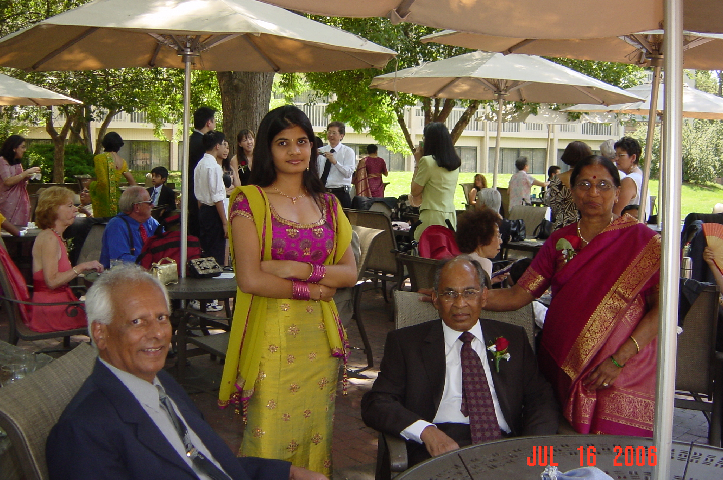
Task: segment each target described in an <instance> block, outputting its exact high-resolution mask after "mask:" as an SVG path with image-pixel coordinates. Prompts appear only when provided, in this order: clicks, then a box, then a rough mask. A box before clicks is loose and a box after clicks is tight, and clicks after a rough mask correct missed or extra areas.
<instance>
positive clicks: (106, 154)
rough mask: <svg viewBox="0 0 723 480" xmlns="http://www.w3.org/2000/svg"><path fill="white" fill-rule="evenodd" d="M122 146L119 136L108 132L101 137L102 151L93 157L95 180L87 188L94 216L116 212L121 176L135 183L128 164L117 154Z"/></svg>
mask: <svg viewBox="0 0 723 480" xmlns="http://www.w3.org/2000/svg"><path fill="white" fill-rule="evenodd" d="M122 146H123V139H122V138H121V136H120V135H118V134H117V133H116V132H108V133H106V134H105V136H104V137H103V153H101V154H99V155H96V156H95V157H93V163H94V164H95V178H96V180H95V181H94V182H92V183H91V184H90V187H89V190H90V197H91V201H92V203H93V216H95V217H98V218H101V217H113V216H115V215H116V214H117V213H118V199H119V198H120V195H121V190H120V187H119V186H118V185H119V183H120V181H121V179H122V178H123V177H125V178H126V180H128V185H131V186H133V185H136V181H135V179H134V178H133V175H132V174H131V172H130V170H128V164H127V163H126V161H125V160H123V158H121V156H120V155H118V151H119V150H120V149H121V147H122Z"/></svg>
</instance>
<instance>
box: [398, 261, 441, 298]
mask: <svg viewBox="0 0 723 480" xmlns="http://www.w3.org/2000/svg"><path fill="white" fill-rule="evenodd" d="M398 256H399V259H400V260H401V262H402V265H404V266H405V267H406V269H407V273H408V275H409V281H410V283H411V284H412V291H413V292H418V291H419V289H420V288H432V285H433V283H434V272H436V271H437V267H439V265H440V264H441V263H442V262H443V260H433V259H431V258H422V257H419V256H417V255H409V254H406V253H400V254H398ZM395 298H396V296H395Z"/></svg>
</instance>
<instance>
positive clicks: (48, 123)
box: [45, 107, 78, 183]
mask: <svg viewBox="0 0 723 480" xmlns="http://www.w3.org/2000/svg"><path fill="white" fill-rule="evenodd" d="M64 113H65V123H64V124H63V128H61V129H60V133H58V131H57V130H56V129H55V125H53V111H52V109H51V108H50V107H48V116H47V117H45V130H46V131H47V132H48V135H50V138H51V139H52V140H53V147H54V148H53V183H65V141H66V140H67V138H68V133H69V132H70V126H71V125H72V124H73V122H74V121H75V119H76V117H77V116H78V114H77V110H76V113H75V114H72V113H71V112H70V110H69V109H68V110H66V111H65V112H64Z"/></svg>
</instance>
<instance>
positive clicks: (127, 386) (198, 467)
mask: <svg viewBox="0 0 723 480" xmlns="http://www.w3.org/2000/svg"><path fill="white" fill-rule="evenodd" d="M86 309H87V315H88V323H89V324H90V327H89V330H90V334H91V336H92V338H93V341H94V343H95V345H96V346H97V347H98V356H99V358H98V360H96V364H95V368H94V369H93V372H92V373H91V375H90V377H88V379H87V380H86V381H85V383H84V384H83V385H82V386H81V388H80V390H79V391H78V393H77V394H76V395H75V397H74V398H73V400H71V402H70V404H68V406H67V407H66V409H65V411H64V412H63V414H62V416H61V417H60V420H59V421H58V423H57V424H56V425H55V426H54V427H53V429H52V430H51V432H50V435H49V437H48V441H47V445H46V458H47V462H48V472H49V474H50V478H51V479H53V480H55V479H61V480H64V479H78V480H81V479H90V478H92V479H106V478H107V479H128V480H130V479H133V480H144V479H148V480H158V479H166V480H179V479H181V480H187V479H188V480H190V479H199V478H200V479H204V480H205V479H209V478H210V479H222V480H228V479H238V480H251V479H258V480H276V479H286V478H289V479H304V480H322V479H325V478H326V477H324V476H323V475H321V474H318V473H315V472H310V471H309V470H305V469H303V468H299V467H294V466H291V465H290V464H289V463H288V462H284V461H280V460H267V459H261V458H253V457H247V458H237V457H236V456H235V455H234V454H233V453H232V452H231V450H230V449H229V448H228V446H227V445H226V443H225V442H224V441H223V439H222V438H221V437H219V436H218V435H217V434H216V433H215V432H214V431H213V429H212V428H211V426H210V425H208V424H207V423H206V422H205V421H204V420H203V417H202V416H201V413H200V412H199V411H198V409H196V407H195V406H194V405H193V402H192V401H191V399H190V398H189V397H188V395H186V393H185V392H184V391H183V388H182V387H181V386H180V385H179V384H178V383H176V382H175V381H174V380H173V379H172V378H171V376H170V375H168V374H167V373H166V372H165V371H163V367H164V365H165V360H166V354H167V353H168V346H169V344H170V341H171V333H172V329H171V323H170V320H169V308H168V293H167V292H166V290H165V288H164V287H163V285H161V284H160V283H159V282H158V281H157V280H156V279H155V278H154V277H152V276H151V275H149V274H148V273H146V272H145V271H144V270H143V269H141V268H140V267H138V266H136V265H124V266H120V267H116V268H114V269H113V270H112V271H110V272H108V273H107V274H104V275H103V276H102V277H100V278H99V279H98V280H96V282H95V284H94V285H93V287H91V289H90V290H89V291H88V295H87V299H86Z"/></svg>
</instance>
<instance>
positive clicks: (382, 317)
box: [0, 290, 708, 480]
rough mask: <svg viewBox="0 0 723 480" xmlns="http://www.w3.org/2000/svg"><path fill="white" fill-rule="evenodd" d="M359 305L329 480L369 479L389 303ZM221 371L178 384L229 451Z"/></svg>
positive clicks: (237, 423)
mask: <svg viewBox="0 0 723 480" xmlns="http://www.w3.org/2000/svg"><path fill="white" fill-rule="evenodd" d="M362 309H363V313H362V315H363V319H364V323H365V325H366V327H367V333H368V335H369V340H370V342H371V344H372V347H373V353H374V368H372V369H371V370H368V371H365V372H364V374H363V375H364V376H366V377H368V378H350V380H349V389H348V395H346V396H342V395H341V387H339V393H340V394H339V395H338V396H337V403H336V418H335V423H334V449H333V461H334V477H333V478H334V480H343V479H347V480H369V479H373V478H374V464H375V461H376V446H377V434H376V432H375V431H374V430H372V429H370V428H368V427H366V426H365V425H364V423H363V422H362V421H361V414H360V403H361V397H362V395H363V394H364V392H366V391H368V390H369V389H370V388H371V385H372V383H373V381H374V379H375V378H376V375H377V373H378V367H379V362H380V361H381V357H382V354H383V348H384V340H385V338H386V334H387V332H388V331H389V330H391V329H392V327H393V323H392V322H391V321H390V319H391V311H392V309H391V305H390V304H387V303H385V302H384V299H383V298H382V295H381V293H380V291H379V290H376V291H367V292H365V293H364V296H363V299H362ZM348 331H349V338H350V341H351V344H352V345H354V346H358V345H361V340H360V337H359V332H358V330H357V328H356V325H355V324H352V325H350V326H349V328H348ZM0 338H5V339H6V338H7V320H6V319H5V318H4V316H0ZM82 339H84V337H78V340H82ZM85 340H87V338H85ZM55 344H57V342H55V341H43V342H34V344H30V343H27V342H20V345H21V346H24V347H26V348H28V349H39V348H43V347H47V346H51V345H55ZM174 363H175V360H173V359H169V361H168V366H169V367H172V366H173V365H174ZM364 365H366V357H365V355H364V354H363V352H361V351H354V352H352V355H351V359H350V361H349V367H350V368H352V369H353V368H359V367H362V366H364ZM172 371H173V370H172ZM220 375H221V366H220V364H219V363H218V362H212V361H211V360H210V359H209V357H208V356H206V355H203V356H200V357H195V358H193V359H191V367H190V368H189V375H188V377H187V379H186V380H185V381H184V382H183V383H184V385H186V386H187V387H188V390H189V392H190V394H191V397H192V398H193V400H194V402H195V403H196V404H197V405H198V407H199V408H200V409H201V410H202V411H203V412H204V415H205V416H206V419H207V420H208V421H209V422H210V424H211V425H212V426H213V428H214V429H215V430H216V431H217V432H218V433H219V434H220V435H221V436H222V437H223V438H224V439H225V440H226V442H227V443H228V444H229V446H230V447H231V448H232V449H233V450H234V451H237V450H238V447H239V445H240V443H241V438H242V435H243V423H242V421H241V418H240V416H239V415H236V414H235V413H234V412H233V411H232V410H230V409H227V410H221V409H219V408H218V407H217V406H216V405H217V404H216V395H215V392H214V391H212V388H213V385H214V383H213V382H215V384H217V383H218V379H219V378H220ZM209 379H210V380H209ZM194 387H200V388H202V389H204V390H205V391H202V392H198V389H197V388H194ZM674 422H675V423H674V430H673V438H674V440H681V441H696V442H699V443H706V440H707V436H708V422H707V421H706V419H705V416H704V415H703V413H702V412H699V411H695V410H682V409H675V418H674ZM1 476H2V475H0V477H1Z"/></svg>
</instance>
